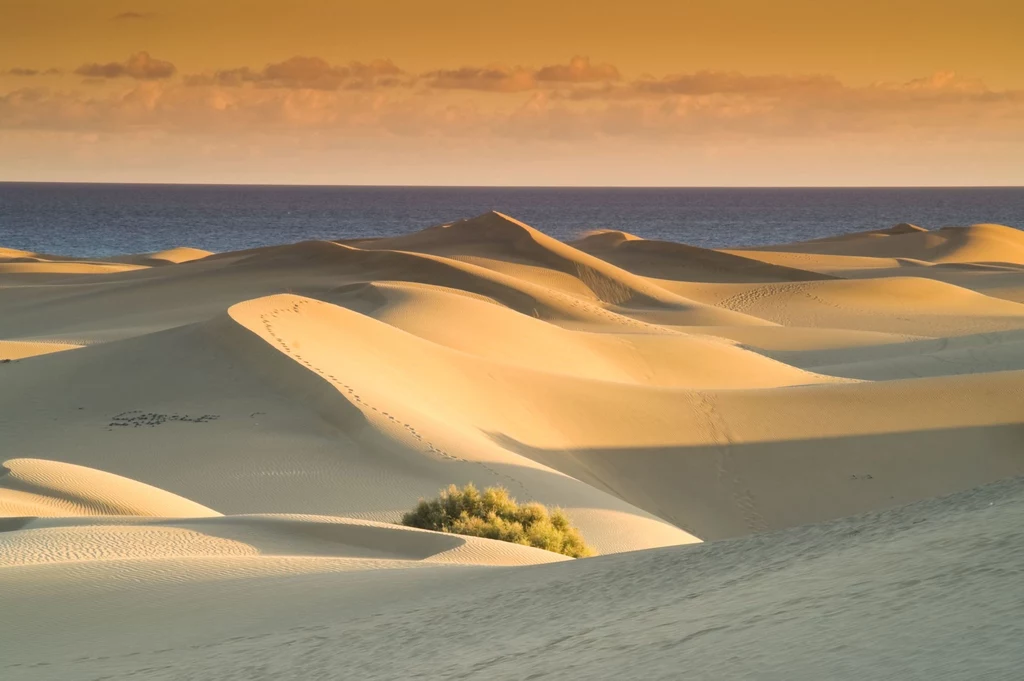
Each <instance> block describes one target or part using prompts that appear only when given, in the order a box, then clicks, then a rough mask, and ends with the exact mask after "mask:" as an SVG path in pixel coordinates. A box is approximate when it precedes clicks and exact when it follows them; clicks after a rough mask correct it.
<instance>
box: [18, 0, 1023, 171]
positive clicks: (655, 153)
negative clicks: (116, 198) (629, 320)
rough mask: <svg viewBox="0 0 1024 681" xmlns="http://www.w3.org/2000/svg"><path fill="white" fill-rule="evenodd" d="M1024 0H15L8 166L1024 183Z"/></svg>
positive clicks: (29, 168)
mask: <svg viewBox="0 0 1024 681" xmlns="http://www.w3.org/2000/svg"><path fill="white" fill-rule="evenodd" d="M1021 26H1024V4H1022V3H1020V2H1016V1H1012V2H1011V1H1001V0H1000V1H996V0H975V1H974V2H954V1H950V0H932V1H931V2H923V1H919V0H888V1H886V2H881V1H876V0H861V1H859V2H829V1H826V0H817V1H810V0H793V1H790V2H767V1H765V0H718V1H708V0H695V1H690V2H676V1H673V2H667V1H665V2H652V1H650V0H633V1H631V2H624V1H621V0H620V1H617V2H611V1H601V0H594V1H592V2H587V3H552V2H539V1H536V0H525V1H521V2H508V3H495V2H481V1H479V0H476V1H473V2H466V1H462V0H433V1H432V2H424V1H422V0H392V1H390V2H379V1H365V0H334V1H328V0H287V1H286V0H250V1H248V2H230V1H218V2H212V1H210V0H204V1H202V2H199V1H197V0H123V1H122V0H0V180H42V181H63V180H67V181H114V182H217V183H233V182H242V183H299V184H306V183H309V184H319V183H327V184H463V185H464V184H474V185H475V184H497V185H510V184H511V185H659V186H675V185H683V186H686V185H690V186H709V185H726V186H736V185H741V186H742V185H760V186H779V185H799V186H809V185H871V186H878V185H995V184H1016V185H1020V184H1024V163H1021V161H1020V159H1021V158H1022V157H1024V68H1022V65H1024V41H1022V40H1020V37H1019V32H1020V27H1021Z"/></svg>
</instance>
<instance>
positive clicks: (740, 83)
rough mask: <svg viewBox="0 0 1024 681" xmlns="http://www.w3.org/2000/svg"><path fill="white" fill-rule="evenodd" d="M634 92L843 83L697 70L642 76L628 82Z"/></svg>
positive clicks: (814, 88)
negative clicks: (651, 76) (652, 77)
mask: <svg viewBox="0 0 1024 681" xmlns="http://www.w3.org/2000/svg"><path fill="white" fill-rule="evenodd" d="M629 87H630V89H631V90H632V91H633V92H635V93H637V94H656V95H709V94H762V93H771V94H780V93H794V92H815V93H821V92H823V91H834V90H836V89H841V88H842V84H841V83H840V82H839V81H838V80H836V79H835V78H834V77H832V76H823V75H811V76H778V75H773V76H747V75H744V74H742V73H735V72H721V71H699V72H697V73H689V74H679V75H673V76H666V77H664V78H660V79H642V80H637V81H634V82H633V83H631V84H630V86H629Z"/></svg>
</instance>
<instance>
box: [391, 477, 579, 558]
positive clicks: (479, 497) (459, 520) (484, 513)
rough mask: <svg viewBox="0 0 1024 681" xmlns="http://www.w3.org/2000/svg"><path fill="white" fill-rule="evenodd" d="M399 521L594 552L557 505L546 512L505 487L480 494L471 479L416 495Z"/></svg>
mask: <svg viewBox="0 0 1024 681" xmlns="http://www.w3.org/2000/svg"><path fill="white" fill-rule="evenodd" d="M402 524H403V525H407V526H409V527H419V528H422V529H424V530H436V531H438V532H449V533H451V534H465V535H469V536H472V537H486V538H487V539H498V540H501V541H507V542H511V543H513V544H522V545H524V546H534V547H536V548H538V549H544V550H545V551H553V552H555V553H561V554H564V555H566V556H572V557H573V558H582V557H584V556H591V555H593V553H594V552H593V551H592V550H591V549H590V547H589V546H587V545H586V544H585V543H584V541H583V537H582V536H580V533H579V530H577V529H576V528H575V527H573V526H572V525H571V524H570V523H569V519H568V518H567V517H566V515H565V513H563V512H562V510H561V509H559V508H555V509H552V510H550V511H549V510H548V509H547V508H546V507H545V506H543V505H542V504H538V503H536V502H531V503H528V504H522V505H520V504H518V503H517V502H516V500H515V499H514V498H513V497H512V496H510V495H509V493H508V490H507V489H505V488H504V487H488V488H487V489H485V490H484V491H483V492H480V491H479V490H478V489H477V488H476V487H474V486H473V484H472V483H470V484H468V485H466V486H465V487H463V488H462V489H459V488H458V487H456V486H455V485H449V486H448V489H446V490H441V494H440V496H438V497H437V498H436V499H429V500H427V499H420V502H419V504H417V505H416V508H415V509H413V510H412V511H410V512H409V513H406V514H405V515H404V516H402Z"/></svg>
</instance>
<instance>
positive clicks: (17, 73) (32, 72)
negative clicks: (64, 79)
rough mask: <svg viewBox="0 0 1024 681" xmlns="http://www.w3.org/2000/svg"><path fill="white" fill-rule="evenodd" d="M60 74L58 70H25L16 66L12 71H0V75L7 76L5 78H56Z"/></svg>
mask: <svg viewBox="0 0 1024 681" xmlns="http://www.w3.org/2000/svg"><path fill="white" fill-rule="evenodd" d="M60 73H61V71H60V69H26V68H23V67H19V66H16V67H14V68H12V69H7V70H6V71H0V74H3V75H7V76H23V77H32V76H56V75H59V74H60Z"/></svg>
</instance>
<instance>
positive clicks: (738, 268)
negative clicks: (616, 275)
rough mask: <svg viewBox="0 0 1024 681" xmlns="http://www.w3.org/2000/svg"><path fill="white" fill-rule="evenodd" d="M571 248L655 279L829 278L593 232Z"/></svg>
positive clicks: (738, 257)
mask: <svg viewBox="0 0 1024 681" xmlns="http://www.w3.org/2000/svg"><path fill="white" fill-rule="evenodd" d="M572 245H573V246H575V247H576V248H578V249H580V250H581V251H584V252H586V253H590V254H592V255H595V256H597V257H599V258H601V259H602V260H605V261H607V262H609V263H612V264H614V265H616V266H618V267H621V268H623V269H626V270H629V271H630V272H634V273H636V274H640V275H642V276H645V277H654V278H657V279H670V280H676V281H707V282H729V283H735V282H739V281H753V282H759V283H766V282H771V281H815V280H819V279H830V278H831V277H830V276H829V275H824V274H819V273H817V272H809V271H807V270H800V269H796V268H792V267H783V266H781V265H772V264H770V263H765V262H761V261H760V260H756V259H753V258H746V257H743V256H742V255H736V254H733V253H726V252H724V251H716V250H712V249H709V248H698V247H696V246H688V245H686V244H677V243H672V242H668V241H647V240H645V239H641V238H639V237H636V236H633V235H632V234H626V233H625V232H616V231H601V232H594V233H592V234H589V235H587V236H586V237H584V238H582V239H580V240H578V241H574V242H573V244H572Z"/></svg>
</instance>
